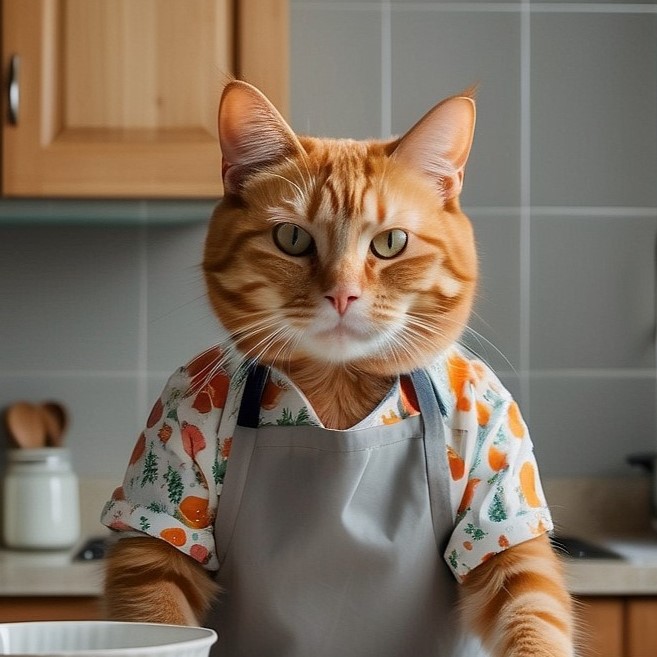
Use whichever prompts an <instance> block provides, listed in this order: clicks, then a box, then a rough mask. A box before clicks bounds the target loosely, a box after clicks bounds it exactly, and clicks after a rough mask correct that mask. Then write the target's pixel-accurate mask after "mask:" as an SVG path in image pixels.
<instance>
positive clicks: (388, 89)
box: [381, 2, 392, 139]
mask: <svg viewBox="0 0 657 657" xmlns="http://www.w3.org/2000/svg"><path fill="white" fill-rule="evenodd" d="M391 134H392V16H391V11H390V2H383V3H382V5H381V139H388V138H389V137H390V135H391Z"/></svg>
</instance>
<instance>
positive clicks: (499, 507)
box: [488, 488, 507, 522]
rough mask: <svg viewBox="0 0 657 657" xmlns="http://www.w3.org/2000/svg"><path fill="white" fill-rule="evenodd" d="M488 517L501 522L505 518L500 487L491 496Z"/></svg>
mask: <svg viewBox="0 0 657 657" xmlns="http://www.w3.org/2000/svg"><path fill="white" fill-rule="evenodd" d="M488 517H489V518H490V519H491V520H492V521H493V522H502V521H503V520H506V519H507V515H506V509H505V508H504V502H503V500H502V490H501V489H500V488H498V489H497V491H496V493H495V495H494V496H493V501H492V502H491V505H490V507H489V508H488Z"/></svg>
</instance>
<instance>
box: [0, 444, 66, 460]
mask: <svg viewBox="0 0 657 657" xmlns="http://www.w3.org/2000/svg"><path fill="white" fill-rule="evenodd" d="M7 454H8V461H9V462H10V463H46V462H47V461H49V460H58V461H68V460H69V458H70V450H69V449H68V447H40V448H38V449H27V448H23V449H21V448H18V449H16V448H14V449H9V450H7Z"/></svg>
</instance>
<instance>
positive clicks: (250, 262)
mask: <svg viewBox="0 0 657 657" xmlns="http://www.w3.org/2000/svg"><path fill="white" fill-rule="evenodd" d="M221 117H222V118H221V120H220V128H221V129H222V130H220V133H221V135H222V149H223V152H224V167H223V168H224V172H227V173H225V175H224V182H225V186H226V191H227V195H226V198H225V199H224V201H223V202H222V203H221V204H220V205H219V206H218V208H217V210H216V212H215V214H214V216H213V219H212V223H211V225H210V229H209V231H208V238H207V243H206V250H205V259H204V270H205V273H206V280H207V287H208V292H209V298H210V301H211V303H212V305H213V307H214V309H215V311H216V314H217V316H218V317H219V319H220V321H221V324H222V325H223V327H224V328H225V329H226V330H227V331H228V333H229V344H230V346H232V347H233V348H234V349H235V350H236V351H237V352H239V354H240V356H242V357H249V358H257V359H258V360H260V361H261V362H265V363H268V364H274V365H276V366H277V367H278V368H279V369H281V370H284V371H285V372H287V373H288V374H289V375H290V376H291V377H292V378H293V380H294V381H295V383H297V385H299V387H300V388H301V389H302V390H303V392H304V393H305V394H306V396H307V397H308V398H309V399H310V401H311V402H312V404H313V406H314V408H315V409H316V411H317V412H318V414H319V416H320V417H321V418H322V420H323V421H324V423H325V424H326V425H327V426H332V427H335V428H346V427H348V426H351V425H353V424H354V423H355V422H356V421H357V420H358V419H360V418H361V417H363V416H364V415H365V414H367V413H368V412H369V411H370V410H372V408H374V406H375V405H376V404H377V403H378V402H379V401H380V398H381V395H382V392H383V391H384V390H385V388H387V387H388V386H389V382H390V379H391V378H393V377H395V376H396V375H397V374H398V373H399V372H402V371H409V370H411V369H413V368H415V367H418V366H421V365H425V364H428V363H429V362H431V361H432V360H434V359H435V357H436V355H437V354H438V353H439V352H440V351H442V350H443V349H444V348H445V347H446V346H447V345H449V344H450V343H452V342H454V340H456V339H457V338H458V337H459V335H460V334H461V332H462V330H463V327H464V325H465V323H466V321H467V318H468V316H469V313H470V308H471V305H472V300H473V296H474V293H475V285H476V279H477V258H476V254H475V247H474V239H473V235H472V229H471V226H470V223H469V221H468V219H467V217H466V216H465V215H464V214H463V212H462V211H461V209H460V206H459V202H458V194H457V191H458V188H459V186H460V184H461V181H462V177H463V176H462V172H463V167H464V165H465V159H466V158H467V153H468V152H469V149H470V143H471V137H472V128H473V127H474V111H473V104H472V101H471V100H470V99H468V98H456V99H450V100H448V101H446V103H444V104H442V105H439V106H438V107H437V108H435V109H434V110H432V113H430V114H429V115H427V117H425V119H424V120H423V121H421V122H420V123H419V124H418V125H417V126H415V127H414V128H413V129H412V130H411V131H410V132H409V133H408V134H407V135H405V136H404V137H402V138H401V139H399V140H393V141H389V142H382V141H367V142H356V141H351V140H329V139H316V138H309V137H297V136H296V135H294V134H293V133H292V131H291V130H290V128H289V127H288V126H287V124H285V123H284V121H283V120H282V119H281V117H280V116H279V115H278V113H277V112H276V111H275V110H274V109H273V108H272V107H271V105H270V104H269V102H268V101H267V100H266V99H265V98H264V97H262V96H261V95H260V94H259V92H257V91H255V90H254V89H253V88H250V87H248V85H244V84H243V83H240V82H233V83H231V84H229V86H228V88H227V90H226V92H225V93H224V100H223V102H222V111H221ZM457 119H458V121H457ZM443 123H446V124H447V128H445V129H442V130H441V126H443ZM452 123H458V126H452V125H451V124H452ZM263 136H264V137H263ZM263 138H266V139H268V140H271V141H274V142H276V143H275V144H274V145H273V146H272V145H270V146H268V147H267V148H265V147H262V148H253V147H249V148H247V146H246V145H244V144H243V142H244V143H246V144H250V143H251V141H252V140H254V139H255V140H258V139H263ZM427 141H430V142H431V143H433V148H432V149H428V144H427ZM418 144H421V145H422V146H421V148H420V146H418ZM427 149H428V150H429V152H430V153H431V154H437V157H434V158H433V159H432V158H427V157H426V156H425V155H423V154H422V153H424V151H427ZM254 151H255V152H259V153H261V157H262V161H261V162H255V161H254V159H253V157H252V152H254ZM417 151H422V153H420V154H418V152H417ZM242 152H247V153H248V156H246V157H244V158H241V156H240V153H242ZM425 160H427V161H425ZM285 223H292V224H295V225H297V226H299V227H300V228H302V229H303V230H305V231H307V232H308V233H309V234H310V235H311V236H312V238H313V240H314V245H315V248H314V251H313V253H312V254H310V255H309V256H307V257H296V256H290V255H288V254H286V253H284V252H283V251H281V250H280V249H278V248H277V247H276V245H275V243H274V240H273V239H272V233H273V229H274V228H275V226H277V225H280V224H285ZM391 229H401V230H403V231H405V232H406V233H407V234H408V243H407V247H406V249H405V250H404V251H403V252H402V253H401V254H400V255H399V256H397V257H394V258H391V259H382V258H380V257H377V256H376V255H375V254H374V253H373V252H372V250H371V249H370V245H371V243H372V240H373V239H374V238H375V237H376V236H377V235H380V234H382V233H385V232H386V231H389V230H391ZM350 291H351V292H353V294H351V292H350ZM335 294H338V295H339V296H340V295H341V296H342V297H345V296H347V297H350V298H353V299H355V302H354V303H353V304H351V306H350V308H349V311H348V312H347V313H346V314H345V315H344V317H340V316H338V313H336V312H335V309H334V308H333V307H332V305H331V303H330V302H329V301H328V300H327V299H329V298H333V297H334V296H335ZM345 303H346V302H345ZM327 380H329V381H331V382H332V390H331V393H330V394H329V395H327V394H326V387H325V386H324V385H322V383H323V382H324V381H327ZM336 393H337V394H336ZM336 399H339V400H342V401H343V402H344V404H342V405H340V406H338V405H336V404H335V400H336Z"/></svg>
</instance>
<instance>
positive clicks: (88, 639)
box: [0, 621, 217, 657]
mask: <svg viewBox="0 0 657 657" xmlns="http://www.w3.org/2000/svg"><path fill="white" fill-rule="evenodd" d="M216 640H217V635H216V634H215V633H214V632H213V631H212V630H208V629H206V628H204V627H184V626H182V625H159V624H157V623H119V622H112V621H47V622H34V623H33V622H26V623H0V655H19V656H20V657H35V656H37V655H39V656H43V655H49V656H50V657H124V656H125V657H128V656H130V657H207V656H208V655H209V653H210V646H212V644H213V643H214V642H215V641H216Z"/></svg>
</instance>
